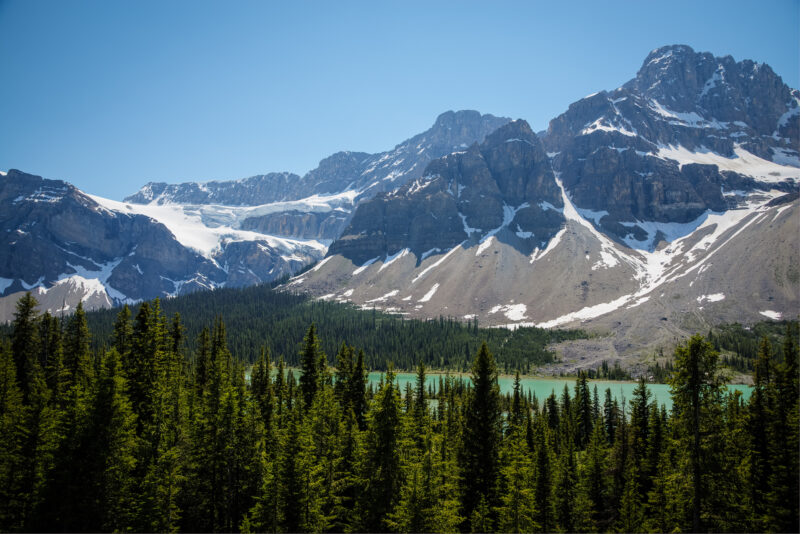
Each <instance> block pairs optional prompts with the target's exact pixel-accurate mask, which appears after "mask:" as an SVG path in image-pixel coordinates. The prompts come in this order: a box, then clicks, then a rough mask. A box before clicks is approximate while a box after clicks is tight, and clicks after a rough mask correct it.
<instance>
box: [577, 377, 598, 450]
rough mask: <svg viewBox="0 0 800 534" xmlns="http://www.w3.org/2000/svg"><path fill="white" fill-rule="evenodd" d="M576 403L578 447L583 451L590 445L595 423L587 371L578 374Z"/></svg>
mask: <svg viewBox="0 0 800 534" xmlns="http://www.w3.org/2000/svg"><path fill="white" fill-rule="evenodd" d="M575 403H576V421H577V429H576V438H577V439H576V445H577V446H578V449H579V450H583V449H585V448H586V445H587V444H588V443H589V438H590V437H591V435H592V424H593V422H594V416H593V412H594V408H593V404H592V398H591V394H590V393H589V385H588V383H587V376H586V372H585V371H581V372H580V373H579V374H578V380H577V381H576V382H575Z"/></svg>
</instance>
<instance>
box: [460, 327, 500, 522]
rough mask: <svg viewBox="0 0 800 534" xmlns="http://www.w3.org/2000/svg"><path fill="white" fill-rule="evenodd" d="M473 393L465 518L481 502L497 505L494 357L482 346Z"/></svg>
mask: <svg viewBox="0 0 800 534" xmlns="http://www.w3.org/2000/svg"><path fill="white" fill-rule="evenodd" d="M472 384H473V388H472V391H471V393H470V395H469V397H468V399H467V406H466V414H465V420H464V435H463V445H462V448H461V456H460V463H461V466H462V479H463V492H464V500H463V506H464V515H465V516H466V517H471V516H472V514H473V512H474V511H475V509H476V508H477V507H478V504H479V503H480V502H481V500H482V499H483V500H484V501H485V502H486V503H488V504H489V505H490V506H494V505H495V504H496V499H497V495H496V492H495V480H496V478H497V474H498V457H499V453H500V443H501V441H500V439H501V432H500V425H501V414H500V389H499V387H498V386H497V368H496V367H495V363H494V357H493V356H492V353H491V352H489V348H488V347H487V346H486V344H485V343H484V344H483V345H481V349H480V351H479V352H478V356H477V357H476V358H475V362H474V363H473V364H472Z"/></svg>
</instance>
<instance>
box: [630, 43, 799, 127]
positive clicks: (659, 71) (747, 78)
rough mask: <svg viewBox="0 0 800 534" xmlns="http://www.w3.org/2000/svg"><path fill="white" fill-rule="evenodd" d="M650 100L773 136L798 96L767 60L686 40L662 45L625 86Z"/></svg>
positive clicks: (709, 119) (669, 110) (649, 103)
mask: <svg viewBox="0 0 800 534" xmlns="http://www.w3.org/2000/svg"><path fill="white" fill-rule="evenodd" d="M623 88H624V89H627V90H629V91H631V92H634V93H636V94H637V95H639V96H640V97H642V99H643V100H644V102H645V103H646V104H647V105H653V106H655V107H656V108H664V109H667V110H668V112H679V113H695V114H696V115H697V118H699V119H705V120H706V121H709V122H713V121H717V123H739V124H741V125H742V126H743V127H744V126H746V127H749V128H752V129H753V130H754V131H755V133H757V134H760V135H761V134H763V135H772V133H773V132H775V131H776V130H777V129H778V128H777V127H776V125H777V123H778V121H779V120H780V118H781V116H782V115H783V114H784V113H785V112H786V111H787V106H789V107H793V106H794V105H795V102H794V100H796V97H797V95H796V94H793V91H792V89H791V88H790V87H788V86H787V85H786V84H785V83H783V80H782V79H781V77H780V76H778V75H777V74H775V72H774V71H773V70H772V69H771V68H770V67H769V65H765V64H763V63H757V62H754V61H751V60H743V61H739V62H737V61H736V60H735V59H734V58H733V57H731V56H730V55H727V56H723V57H715V56H714V55H713V54H711V53H709V52H695V51H694V50H693V49H692V48H691V47H689V46H686V45H672V46H664V47H661V48H657V49H655V50H653V51H652V52H650V54H649V55H648V56H647V58H645V60H644V63H643V64H642V67H641V69H639V72H638V73H637V74H636V77H635V78H634V79H633V80H631V81H630V82H628V83H626V84H625V85H624V86H623Z"/></svg>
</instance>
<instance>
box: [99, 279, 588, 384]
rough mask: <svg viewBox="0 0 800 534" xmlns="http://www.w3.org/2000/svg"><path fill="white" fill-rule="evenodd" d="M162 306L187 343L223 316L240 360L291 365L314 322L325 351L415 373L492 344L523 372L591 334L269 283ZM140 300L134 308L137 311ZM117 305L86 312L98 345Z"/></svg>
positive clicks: (505, 362) (458, 366)
mask: <svg viewBox="0 0 800 534" xmlns="http://www.w3.org/2000/svg"><path fill="white" fill-rule="evenodd" d="M161 309H162V310H164V312H165V313H166V314H167V316H169V317H172V316H173V315H174V314H175V313H179V314H180V315H181V318H182V321H183V326H184V330H185V332H186V336H185V337H186V348H187V349H188V350H190V351H195V350H196V349H197V340H198V339H199V334H200V332H201V331H202V329H203V328H204V327H206V326H207V325H209V324H212V323H213V321H214V319H215V318H216V317H218V316H222V317H224V318H225V324H226V325H227V326H228V338H227V339H228V346H229V348H230V351H231V352H232V353H233V354H234V356H235V357H237V358H240V359H243V360H246V361H248V362H250V363H252V362H254V361H255V360H256V358H258V355H259V353H260V351H261V348H262V347H266V348H268V349H269V350H270V352H271V354H273V355H274V357H275V358H277V357H278V356H279V355H283V357H284V358H285V360H286V363H287V365H290V366H292V367H296V366H298V365H299V363H300V362H299V357H298V342H299V340H300V339H302V337H303V334H304V333H305V330H306V329H307V328H308V325H310V324H311V323H314V324H315V325H316V326H317V330H318V333H319V336H320V340H321V343H322V349H323V351H324V352H325V353H326V354H328V355H329V356H330V359H329V362H328V363H329V364H331V365H334V364H335V362H334V360H333V356H334V355H335V354H336V351H337V350H338V348H339V344H340V343H341V342H342V340H347V342H348V343H349V344H352V345H355V346H357V347H359V348H361V349H363V350H364V354H365V358H366V359H367V360H366V365H367V366H368V367H369V368H370V369H374V370H381V371H385V370H386V362H387V361H391V362H392V363H393V364H394V365H395V366H396V368H398V369H403V370H408V371H412V370H413V369H414V368H416V366H417V365H418V364H419V363H420V362H423V363H425V365H427V366H429V367H432V368H436V369H443V370H444V369H450V370H454V371H456V370H457V371H464V372H466V371H468V370H469V368H470V365H471V363H472V358H473V357H474V355H475V353H476V352H477V350H478V349H479V348H480V346H481V343H482V342H483V341H486V343H487V344H488V345H489V348H490V350H491V351H492V353H493V354H495V356H496V358H497V363H498V365H499V366H500V368H501V370H503V372H506V373H513V372H514V370H515V369H519V370H520V371H521V372H522V373H523V374H525V373H528V372H532V371H533V370H534V369H535V368H536V367H537V366H539V365H542V364H546V363H550V362H552V361H553V360H554V358H555V354H554V353H553V352H552V351H551V350H549V349H548V345H550V344H551V343H557V342H559V341H562V340H565V339H576V338H583V337H587V334H586V333H585V332H582V331H580V330H546V329H541V328H518V329H516V330H514V331H513V332H512V331H509V330H506V329H500V328H483V327H481V326H480V325H479V324H478V320H477V319H473V320H470V321H467V322H466V323H464V322H462V321H459V320H456V319H454V318H452V317H439V318H436V319H430V320H409V319H404V318H402V317H399V316H397V315H390V314H386V313H382V312H380V311H376V310H361V309H358V308H356V307H355V306H353V305H350V304H343V303H339V302H326V301H318V300H313V299H311V298H309V297H308V296H307V295H297V294H292V293H288V292H285V291H276V290H274V289H273V288H271V287H270V286H268V285H261V286H251V287H247V288H222V289H217V290H214V291H202V292H196V293H192V294H188V295H182V296H179V297H175V298H169V299H165V300H162V301H161ZM137 310H138V305H137V306H135V307H133V308H132V313H133V314H134V315H135V314H136V313H137ZM118 311H119V310H118V309H115V310H97V311H92V312H88V313H87V320H88V322H89V327H90V329H91V330H92V333H93V334H94V335H93V340H92V347H93V348H94V349H95V350H100V349H101V348H102V347H103V345H108V344H109V340H110V339H111V336H112V335H113V330H114V322H115V320H116V315H117V313H118Z"/></svg>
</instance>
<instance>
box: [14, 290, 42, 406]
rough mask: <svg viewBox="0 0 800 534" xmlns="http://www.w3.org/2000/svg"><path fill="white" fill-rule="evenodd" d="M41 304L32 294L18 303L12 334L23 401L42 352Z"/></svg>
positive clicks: (26, 295) (18, 382)
mask: <svg viewBox="0 0 800 534" xmlns="http://www.w3.org/2000/svg"><path fill="white" fill-rule="evenodd" d="M38 305H39V303H38V302H36V299H35V298H33V296H31V294H30V292H27V293H25V295H24V296H23V297H22V298H20V299H19V300H18V301H17V310H16V312H14V321H13V323H12V328H13V330H12V333H11V351H12V354H13V356H14V367H15V369H16V373H17V378H16V380H17V384H18V385H19V388H20V390H21V391H22V396H23V400H27V398H28V375H30V373H31V372H32V370H33V364H34V362H35V361H37V360H38V358H39V354H40V351H41V346H40V344H41V340H40V339H39V325H38V315H37V313H36V306H38Z"/></svg>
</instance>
